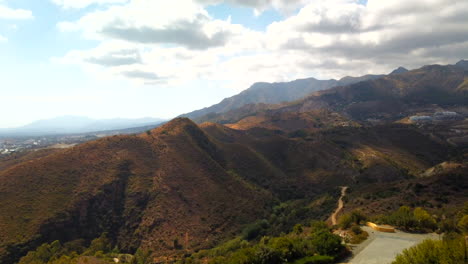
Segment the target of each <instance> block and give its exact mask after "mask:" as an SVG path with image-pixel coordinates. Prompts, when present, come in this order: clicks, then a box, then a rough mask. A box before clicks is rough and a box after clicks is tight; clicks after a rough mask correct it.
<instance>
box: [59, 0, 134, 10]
mask: <svg viewBox="0 0 468 264" xmlns="http://www.w3.org/2000/svg"><path fill="white" fill-rule="evenodd" d="M51 1H52V2H53V3H54V4H56V5H58V6H60V7H62V8H85V7H88V6H90V5H93V4H97V5H105V4H123V3H126V2H128V0H51Z"/></svg>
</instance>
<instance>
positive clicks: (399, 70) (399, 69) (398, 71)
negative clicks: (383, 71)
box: [390, 66, 408, 75]
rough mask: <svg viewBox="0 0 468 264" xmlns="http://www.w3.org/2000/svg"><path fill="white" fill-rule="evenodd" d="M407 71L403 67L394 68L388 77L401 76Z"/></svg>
mask: <svg viewBox="0 0 468 264" xmlns="http://www.w3.org/2000/svg"><path fill="white" fill-rule="evenodd" d="M407 71H408V69H406V68H405V67H402V66H400V67H398V68H396V69H395V70H393V71H392V72H391V73H390V75H394V74H401V73H405V72H407Z"/></svg>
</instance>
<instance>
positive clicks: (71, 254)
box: [18, 234, 151, 264]
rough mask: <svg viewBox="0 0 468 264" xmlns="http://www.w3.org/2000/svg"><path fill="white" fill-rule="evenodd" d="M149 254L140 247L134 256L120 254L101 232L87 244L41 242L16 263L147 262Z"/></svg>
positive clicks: (91, 263) (146, 263)
mask: <svg viewBox="0 0 468 264" xmlns="http://www.w3.org/2000/svg"><path fill="white" fill-rule="evenodd" d="M150 255H151V254H150V252H147V251H143V250H140V249H139V250H137V252H136V253H135V256H132V255H129V254H120V253H119V250H118V249H117V248H115V247H114V248H112V243H111V241H110V240H109V239H108V238H107V236H106V234H103V235H101V237H99V238H96V239H94V240H93V241H91V244H89V245H88V246H86V243H85V241H84V240H75V241H72V242H68V243H65V244H63V245H62V244H61V243H60V242H59V241H54V242H52V243H50V244H48V243H45V244H42V245H41V246H40V247H38V248H37V249H36V250H34V251H30V252H28V254H27V255H26V256H24V257H23V258H21V259H20V261H19V263H18V264H77V263H78V264H80V263H87V264H110V263H115V261H114V258H117V259H119V263H128V264H149V263H151V261H150V260H151V259H150Z"/></svg>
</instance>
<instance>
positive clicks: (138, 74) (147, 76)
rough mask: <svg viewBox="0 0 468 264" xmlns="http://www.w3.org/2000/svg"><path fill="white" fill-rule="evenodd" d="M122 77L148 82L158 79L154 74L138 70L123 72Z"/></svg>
mask: <svg viewBox="0 0 468 264" xmlns="http://www.w3.org/2000/svg"><path fill="white" fill-rule="evenodd" d="M122 75H124V76H125V77H128V78H135V79H143V80H148V81H156V80H159V79H160V77H159V76H158V75H157V74H156V73H153V72H147V71H140V70H133V71H124V72H122Z"/></svg>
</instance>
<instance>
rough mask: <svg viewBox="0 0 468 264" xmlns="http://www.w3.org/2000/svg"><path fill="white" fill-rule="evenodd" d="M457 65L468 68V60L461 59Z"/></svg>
mask: <svg viewBox="0 0 468 264" xmlns="http://www.w3.org/2000/svg"><path fill="white" fill-rule="evenodd" d="M455 66H458V67H461V68H463V69H465V70H468V60H460V61H459V62H457V63H456V64H455Z"/></svg>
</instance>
